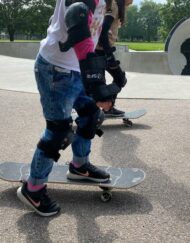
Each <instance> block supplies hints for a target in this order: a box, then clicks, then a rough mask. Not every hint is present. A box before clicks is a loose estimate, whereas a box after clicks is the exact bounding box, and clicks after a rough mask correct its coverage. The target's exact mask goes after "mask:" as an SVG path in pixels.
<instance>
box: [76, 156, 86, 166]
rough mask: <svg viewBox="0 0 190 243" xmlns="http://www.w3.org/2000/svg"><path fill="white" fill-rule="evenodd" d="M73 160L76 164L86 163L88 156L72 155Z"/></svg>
mask: <svg viewBox="0 0 190 243" xmlns="http://www.w3.org/2000/svg"><path fill="white" fill-rule="evenodd" d="M73 161H74V162H75V163H76V164H78V165H80V166H82V165H84V164H86V163H88V162H89V156H85V157H78V156H75V155H73Z"/></svg>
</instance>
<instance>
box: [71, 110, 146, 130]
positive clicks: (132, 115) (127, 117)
mask: <svg viewBox="0 0 190 243" xmlns="http://www.w3.org/2000/svg"><path fill="white" fill-rule="evenodd" d="M145 114H146V110H145V109H139V110H135V111H131V112H125V114H124V115H122V116H112V115H107V114H105V120H109V119H122V120H123V123H124V124H125V125H126V126H128V127H131V126H132V125H133V122H132V121H131V120H133V119H138V118H140V117H141V116H144V115H145ZM71 115H72V119H73V120H75V119H76V118H77V113H76V112H75V111H73V112H72V114H71Z"/></svg>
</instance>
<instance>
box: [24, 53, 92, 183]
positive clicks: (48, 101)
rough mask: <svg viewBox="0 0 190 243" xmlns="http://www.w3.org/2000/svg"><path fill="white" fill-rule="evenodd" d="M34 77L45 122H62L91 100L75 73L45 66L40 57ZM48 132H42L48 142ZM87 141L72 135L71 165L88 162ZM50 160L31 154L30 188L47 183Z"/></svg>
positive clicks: (88, 149) (89, 144) (43, 60)
mask: <svg viewBox="0 0 190 243" xmlns="http://www.w3.org/2000/svg"><path fill="white" fill-rule="evenodd" d="M35 77H36V82H37V86H38V90H39V93H40V101H41V105H42V108H43V114H44V117H45V119H46V120H52V121H54V120H64V119H67V118H69V117H71V112H72V109H73V108H74V109H80V106H84V104H85V102H91V98H90V97H88V96H87V95H86V94H85V92H84V87H83V84H82V81H81V75H80V73H79V72H76V71H70V70H67V69H63V68H60V67H57V66H54V65H52V64H50V63H49V62H47V61H46V60H45V59H44V58H43V57H42V56H41V55H38V56H37V59H36V62H35ZM86 121H87V117H82V118H81V117H79V124H80V126H83V125H85V122H86ZM51 136H52V132H51V131H50V130H48V129H45V131H44V133H43V135H42V138H43V140H49V139H50V138H51ZM90 148H91V140H90V139H85V138H83V137H81V136H79V135H78V134H75V135H74V141H73V143H72V151H73V159H72V160H73V161H75V162H77V163H78V164H81V165H82V164H84V163H86V162H88V160H89V159H88V156H89V154H90ZM53 163H54V160H53V159H51V158H48V157H46V156H45V154H44V152H43V151H42V150H40V149H38V148H36V151H35V153H34V156H33V159H32V163H31V171H30V176H29V179H28V180H29V181H30V182H31V183H32V184H33V185H38V184H42V183H45V182H47V181H48V175H49V173H50V172H51V170H52V167H53Z"/></svg>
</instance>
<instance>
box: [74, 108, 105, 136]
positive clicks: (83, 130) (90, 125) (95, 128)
mask: <svg viewBox="0 0 190 243" xmlns="http://www.w3.org/2000/svg"><path fill="white" fill-rule="evenodd" d="M86 116H87V117H88V122H87V124H86V125H85V126H83V127H79V126H78V127H77V130H76V133H77V134H79V135H80V136H81V137H83V138H86V139H92V138H94V136H95V135H96V134H97V135H98V136H99V137H101V136H102V135H103V131H102V130H101V129H100V126H101V125H102V123H103V121H104V112H103V111H102V110H100V109H99V108H97V109H95V110H94V112H93V113H92V114H91V111H90V115H88V114H86ZM78 119H79V118H78ZM76 123H77V120H76Z"/></svg>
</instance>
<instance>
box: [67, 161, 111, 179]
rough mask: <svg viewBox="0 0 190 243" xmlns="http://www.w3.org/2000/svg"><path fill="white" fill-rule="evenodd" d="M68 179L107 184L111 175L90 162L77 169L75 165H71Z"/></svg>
mask: <svg viewBox="0 0 190 243" xmlns="http://www.w3.org/2000/svg"><path fill="white" fill-rule="evenodd" d="M67 178H68V179H71V180H81V179H82V180H83V179H87V180H90V181H95V182H107V181H109V179H110V174H108V173H107V172H106V171H104V170H101V169H99V168H98V167H96V166H94V165H92V164H91V163H89V162H88V163H86V164H84V165H83V166H81V167H80V168H75V167H74V165H73V164H72V163H70V164H69V170H68V172H67Z"/></svg>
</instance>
